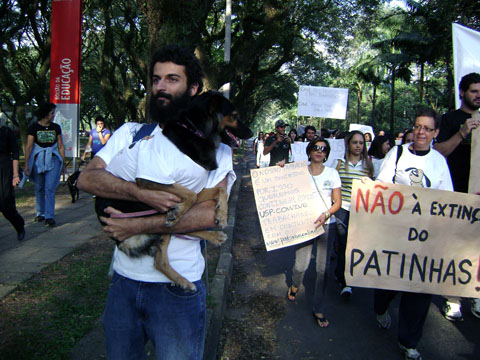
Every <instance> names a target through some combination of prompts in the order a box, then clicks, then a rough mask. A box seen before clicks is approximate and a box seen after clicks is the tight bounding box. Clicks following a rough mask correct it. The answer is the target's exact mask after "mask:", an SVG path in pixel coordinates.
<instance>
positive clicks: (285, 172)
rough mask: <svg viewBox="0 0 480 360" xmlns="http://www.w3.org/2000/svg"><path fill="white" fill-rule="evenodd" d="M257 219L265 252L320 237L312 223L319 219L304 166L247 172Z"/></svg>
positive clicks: (318, 212)
mask: <svg viewBox="0 0 480 360" xmlns="http://www.w3.org/2000/svg"><path fill="white" fill-rule="evenodd" d="M250 175H251V177H252V184H253V192H254V195H255V203H256V205H257V212H258V218H259V220H260V226H261V228H262V233H263V239H264V241H265V246H266V248H267V251H270V250H275V249H280V248H283V247H286V246H290V245H295V244H299V243H302V242H305V241H307V240H310V239H313V238H315V237H317V236H319V235H321V234H322V233H323V232H324V231H323V228H322V227H320V228H318V229H317V230H315V225H314V224H313V222H314V221H315V220H316V219H317V218H318V217H319V216H320V209H319V207H318V204H316V203H315V202H314V201H313V196H312V185H311V184H310V175H309V173H308V169H307V163H306V162H300V163H292V164H287V165H285V166H284V167H283V168H282V167H280V166H270V167H267V168H261V169H252V170H250Z"/></svg>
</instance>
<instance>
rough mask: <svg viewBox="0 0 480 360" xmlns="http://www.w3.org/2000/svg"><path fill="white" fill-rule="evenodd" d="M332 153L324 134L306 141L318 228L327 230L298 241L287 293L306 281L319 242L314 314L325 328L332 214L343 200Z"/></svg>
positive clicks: (291, 295) (293, 295)
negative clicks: (331, 163)
mask: <svg viewBox="0 0 480 360" xmlns="http://www.w3.org/2000/svg"><path fill="white" fill-rule="evenodd" d="M329 154H330V145H329V143H328V141H327V140H325V139H324V138H321V137H318V138H315V139H313V140H312V141H311V142H310V143H309V144H308V145H307V156H308V159H309V160H310V165H308V171H309V173H310V175H311V176H310V182H311V185H312V192H313V193H312V195H313V198H314V199H315V202H316V203H317V204H318V208H319V213H320V216H319V217H318V218H317V220H315V224H316V228H318V227H320V226H323V225H324V224H325V225H326V226H324V230H325V232H324V233H323V234H322V235H320V236H318V237H317V238H315V239H313V240H310V241H307V242H304V243H301V244H298V245H297V246H296V252H295V265H294V267H293V275H292V282H293V283H292V285H291V286H290V287H289V288H288V293H287V297H288V300H290V301H295V298H296V296H297V293H298V289H299V288H300V285H301V284H302V281H303V276H304V274H305V271H306V270H307V268H308V265H309V264H310V258H311V256H312V248H313V245H314V244H315V243H316V249H317V250H316V255H315V263H316V273H317V274H316V279H315V289H314V295H313V296H314V298H313V316H314V318H315V321H316V322H317V324H318V326H320V327H322V328H325V327H327V326H328V325H329V322H328V320H327V318H326V317H325V314H324V310H323V298H324V295H325V288H326V285H327V269H328V266H329V262H330V251H329V250H330V249H331V248H332V245H333V241H334V239H335V223H334V222H333V221H332V220H333V219H331V216H332V215H333V214H334V213H336V212H337V210H338V209H339V208H340V205H341V203H342V197H341V193H340V186H341V181H340V176H339V175H338V172H337V170H335V169H333V168H329V167H326V166H325V165H324V162H325V161H327V159H328V155H329Z"/></svg>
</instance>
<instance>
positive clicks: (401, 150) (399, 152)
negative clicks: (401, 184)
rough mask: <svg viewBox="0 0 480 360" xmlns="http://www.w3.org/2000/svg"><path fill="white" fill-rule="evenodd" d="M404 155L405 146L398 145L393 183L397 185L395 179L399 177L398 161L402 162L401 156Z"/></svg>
mask: <svg viewBox="0 0 480 360" xmlns="http://www.w3.org/2000/svg"><path fill="white" fill-rule="evenodd" d="M402 153H403V146H402V145H397V160H395V174H394V175H393V178H392V182H393V183H394V184H395V178H396V176H397V165H398V160H400V156H402Z"/></svg>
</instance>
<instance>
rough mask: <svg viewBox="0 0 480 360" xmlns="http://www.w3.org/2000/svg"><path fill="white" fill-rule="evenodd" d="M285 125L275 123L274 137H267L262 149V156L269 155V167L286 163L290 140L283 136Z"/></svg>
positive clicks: (281, 121) (278, 121)
mask: <svg viewBox="0 0 480 360" xmlns="http://www.w3.org/2000/svg"><path fill="white" fill-rule="evenodd" d="M286 126H287V124H285V122H284V121H283V120H277V121H276V122H275V131H276V133H275V134H274V135H271V136H269V137H268V139H267V140H266V141H265V145H264V148H263V155H267V154H270V166H274V165H279V166H283V165H285V164H286V163H287V161H288V156H289V154H290V144H291V142H292V140H291V139H290V137H288V136H287V135H286V134H285V127H286Z"/></svg>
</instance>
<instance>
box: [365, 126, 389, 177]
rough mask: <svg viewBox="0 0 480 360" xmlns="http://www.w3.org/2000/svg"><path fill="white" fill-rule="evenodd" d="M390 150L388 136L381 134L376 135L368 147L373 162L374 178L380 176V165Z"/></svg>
mask: <svg viewBox="0 0 480 360" xmlns="http://www.w3.org/2000/svg"><path fill="white" fill-rule="evenodd" d="M389 150H390V141H389V140H388V139H387V137H386V136H382V135H379V136H377V137H375V139H374V140H373V141H372V144H371V145H370V148H369V149H368V155H369V156H370V160H371V161H372V164H373V178H374V179H375V178H376V177H377V176H378V172H379V170H380V166H381V165H382V162H383V158H384V157H385V155H386V154H387V153H388V151H389Z"/></svg>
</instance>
